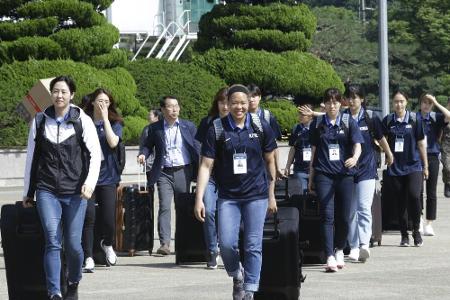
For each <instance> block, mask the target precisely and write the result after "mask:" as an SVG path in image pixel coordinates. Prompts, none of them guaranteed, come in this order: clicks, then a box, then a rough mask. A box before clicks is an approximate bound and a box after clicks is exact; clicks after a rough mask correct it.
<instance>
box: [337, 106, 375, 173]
mask: <svg viewBox="0 0 450 300" xmlns="http://www.w3.org/2000/svg"><path fill="white" fill-rule="evenodd" d="M345 112H346V113H348V114H351V113H350V110H348V109H347V110H346V111H345ZM366 117H367V114H366V112H365V110H364V108H363V107H361V109H360V110H359V114H358V116H357V118H356V119H354V120H355V121H356V123H357V124H358V127H359V130H360V131H361V135H362V137H363V139H364V143H363V144H361V156H360V157H359V159H358V165H357V171H356V174H355V182H360V181H363V180H369V179H375V178H377V161H376V158H375V149H374V141H373V138H375V139H376V140H381V139H382V138H383V134H382V133H381V132H379V130H375V128H380V126H381V120H380V118H378V116H377V115H375V114H373V115H372V118H371V119H370V121H369V120H368V119H367V118H366ZM369 122H372V130H373V132H372V133H371V132H370V131H369ZM376 123H378V124H376ZM372 135H373V137H372Z"/></svg>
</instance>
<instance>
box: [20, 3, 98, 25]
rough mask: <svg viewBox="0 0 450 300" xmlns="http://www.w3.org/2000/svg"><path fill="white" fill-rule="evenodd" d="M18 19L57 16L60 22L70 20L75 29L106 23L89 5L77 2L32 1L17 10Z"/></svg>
mask: <svg viewBox="0 0 450 300" xmlns="http://www.w3.org/2000/svg"><path fill="white" fill-rule="evenodd" d="M17 15H18V17H19V18H25V19H40V18H46V17H53V16H57V17H58V18H59V19H60V20H68V19H69V18H70V19H72V20H73V21H74V22H75V24H76V26H77V27H91V26H96V25H102V24H105V23H106V19H105V17H104V16H103V15H101V14H100V13H98V12H97V11H95V9H94V7H93V5H92V4H91V3H87V2H84V1H78V0H46V1H32V2H28V3H25V4H24V5H22V6H20V7H19V8H17Z"/></svg>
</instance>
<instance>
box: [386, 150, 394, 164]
mask: <svg viewBox="0 0 450 300" xmlns="http://www.w3.org/2000/svg"><path fill="white" fill-rule="evenodd" d="M393 163H394V155H392V153H386V165H387V166H388V167H390V166H391V165H392V164H393Z"/></svg>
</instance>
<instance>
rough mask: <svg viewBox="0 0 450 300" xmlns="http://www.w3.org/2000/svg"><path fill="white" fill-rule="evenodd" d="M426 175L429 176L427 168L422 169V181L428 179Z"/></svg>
mask: <svg viewBox="0 0 450 300" xmlns="http://www.w3.org/2000/svg"><path fill="white" fill-rule="evenodd" d="M428 175H429V172H428V167H426V168H423V179H425V180H427V179H428Z"/></svg>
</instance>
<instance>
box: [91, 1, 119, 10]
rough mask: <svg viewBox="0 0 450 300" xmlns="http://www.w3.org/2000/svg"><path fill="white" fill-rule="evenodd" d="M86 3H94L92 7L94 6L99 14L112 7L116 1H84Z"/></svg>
mask: <svg viewBox="0 0 450 300" xmlns="http://www.w3.org/2000/svg"><path fill="white" fill-rule="evenodd" d="M84 2H89V3H92V5H94V8H95V9H96V10H97V11H98V12H101V11H104V10H105V9H107V8H108V7H110V6H111V4H112V3H113V2H114V0H84Z"/></svg>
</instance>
